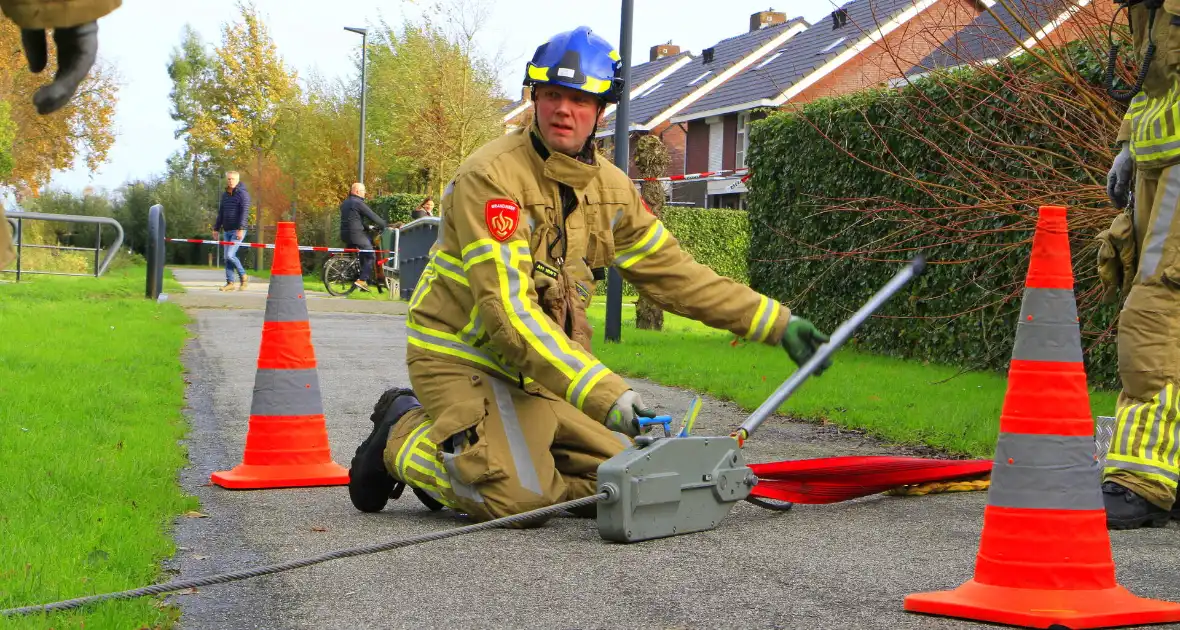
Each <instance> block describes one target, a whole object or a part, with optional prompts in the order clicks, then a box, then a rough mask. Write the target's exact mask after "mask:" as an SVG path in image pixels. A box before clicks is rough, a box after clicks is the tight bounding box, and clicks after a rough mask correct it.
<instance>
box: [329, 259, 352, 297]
mask: <svg viewBox="0 0 1180 630" xmlns="http://www.w3.org/2000/svg"><path fill="white" fill-rule="evenodd" d="M358 277H360V265H359V264H358V263H357V259H356V258H355V257H352V256H333V257H331V258H329V259H328V260H327V261H325V262H324V276H323V279H324V289H326V290H327V291H328V293H330V294H331V295H335V296H344V295H348V294H349V293H352V292H353V291H354V290H356V285H355V284H353V282H354V281H355V280H356V279H357V278H358Z"/></svg>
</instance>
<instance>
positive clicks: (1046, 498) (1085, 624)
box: [905, 206, 1180, 628]
mask: <svg viewBox="0 0 1180 630" xmlns="http://www.w3.org/2000/svg"><path fill="white" fill-rule="evenodd" d="M1092 418H1093V416H1091V414H1090V397H1089V392H1088V389H1087V387H1086V373H1085V371H1084V370H1083V367H1082V345H1081V334H1080V331H1079V326H1078V319H1077V303H1076V302H1075V301H1074V291H1073V269H1072V267H1071V266H1070V254H1069V238H1068V227H1067V225H1066V219H1065V208H1063V207H1060V206H1042V207H1041V209H1040V217H1039V219H1038V221H1037V230H1036V233H1035V234H1034V236H1033V246H1032V260H1031V261H1030V262H1029V267H1028V276H1027V278H1026V280H1025V290H1024V299H1023V302H1022V305H1021V310H1020V321H1019V324H1018V325H1017V328H1016V342H1015V346H1014V348H1013V351H1012V362H1011V364H1010V365H1009V368H1008V391H1007V393H1006V394H1005V396H1004V406H1003V408H1002V410H1001V412H1000V435H999V439H998V441H997V444H996V457H995V460H994V461H993V463H992V476H991V487H990V488H989V490H988V495H987V507H985V508H984V512H983V532H982V534H981V536H980V545H979V552H978V554H977V555H976V562H975V577H974V579H972V580H969V581H968V582H966V583H965V584H963V585H961V586H959V587H958V588H956V589H954V590H951V591H940V592H933V593H919V594H914V595H910V596H908V597H906V599H905V609H906V610H908V611H911V612H919V613H928V614H933V615H944V616H948V617H962V618H967V619H975V620H979V621H985V622H992V623H1002V624H1008V625H1015V626H1024V627H1030V628H1048V627H1051V626H1054V627H1066V628H1109V627H1115V626H1127V625H1138V624H1145V623H1166V622H1170V621H1180V605H1178V604H1173V603H1170V602H1162V601H1156V600H1150V599H1143V598H1140V597H1137V596H1135V595H1133V594H1132V593H1131V592H1129V591H1128V590H1127V589H1125V588H1123V587H1122V586H1119V584H1118V583H1117V582H1116V581H1115V567H1114V559H1113V556H1112V554H1111V549H1110V537H1109V534H1108V532H1107V530H1106V510H1105V508H1104V507H1103V503H1102V494H1101V489H1100V486H1101V474H1102V469H1101V468H1100V467H1099V465H1098V461H1097V460H1098V456H1097V454H1096V453H1095V448H1094V421H1093V420H1092Z"/></svg>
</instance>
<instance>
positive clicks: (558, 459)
mask: <svg viewBox="0 0 1180 630" xmlns="http://www.w3.org/2000/svg"><path fill="white" fill-rule="evenodd" d="M407 354H408V358H409V368H410V383H411V387H412V388H413V390H414V393H415V394H416V395H417V397H418V400H419V401H420V402H421V403H422V407H421V408H418V409H415V410H413V411H411V412H408V413H407V414H406V415H405V416H403V417H402V419H401V421H399V422H398V424H397V426H396V427H394V429H393V431H391V432H390V436H389V442H388V443H387V445H386V448H385V467H386V469H387V470H388V471H389V472H390V474H391V475H393V476H394V477H396V478H398V479H401V480H403V481H405V482H406V483H408V484H410V485H413V486H415V487H418V488H421V489H422V490H424V491H426V492H427V493H429V494H430V495H431V496H433V497H435V499H436V500H438V501H439V502H440V503H442V504H443V505H446V506H448V507H451V508H453V509H456V510H459V511H462V512H465V513H467V514H468V515H470V516H471V518H472V519H474V520H476V521H486V520H490V519H493V518H499V517H502V516H508V515H511V514H519V513H521V512H526V511H528V510H533V509H537V508H540V507H545V506H549V505H553V504H555V503H560V502H562V501H567V500H571V499H578V498H582V497H586V496H590V495H592V494H594V493H595V492H596V490H597V471H598V465H599V464H601V463H602V462H603V461H605V460H607V459H609V458H611V457H613V456H614V455H616V454H618V453H620V452H622V451H623V449H624V448H626V447H627V446H629V445H630V443H631V442H630V439H629V438H627V437H626V436H625V435H623V434H621V433H615V432H612V431H610V430H609V429H607V428H606V427H604V426H603V425H602V424H601V423H599V422H595V421H594V420H591V419H590V418H589V417H587V416H586V415H585V414H583V413H582V412H581V411H579V410H578V409H577V408H575V407H574V406H573V405H570V404H569V403H568V402H566V401H565V400H564V399H562V398H561V397H559V396H556V395H554V394H552V393H551V392H548V391H546V390H544V389H541V388H539V387H536V388H534V387H531V386H530V390H535V391H525V390H523V389H521V388H520V387H518V385H517V384H516V383H512V382H509V381H507V380H505V379H501V378H496V377H493V376H490V375H489V374H487V373H485V372H482V371H479V370H476V369H474V368H470V367H467V366H463V365H459V364H455V363H450V362H446V361H441V360H438V359H435V358H433V357H430V356H424V353H421V352H419V351H417V350H416V349H414V348H410V349H408V350H407ZM585 513H586V514H594V513H595V512H594V511H593V510H587V511H586V512H585ZM539 524H540V522H532V523H529V525H530V526H531V525H539Z"/></svg>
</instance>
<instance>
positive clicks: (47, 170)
mask: <svg viewBox="0 0 1180 630" xmlns="http://www.w3.org/2000/svg"><path fill="white" fill-rule="evenodd" d="M49 45H50V49H49V60H50V62H49V65H48V66H47V67H46V68H45V70H43V71H42V72H41V73H40V74H33V73H31V72H29V68H28V65H27V62H26V61H25V56H24V52H23V51H24V48H23V47H22V46H21V41H20V29H19V28H18V27H17V26H16V25H15V24H13V23H12V22H11V21H10V20H0V50H2V51H4V52H3V53H2V54H0V102H3V103H5V104H6V106H7V109H8V111H7V115H6V116H0V119H3V120H5V122H0V156H3V157H0V182H2V183H5V184H10V185H13V186H14V187H15V188H16V189H17V190H20V191H27V192H28V193H31V194H33V195H37V194H39V192H40V190H41V188H43V187H44V186H45V185H46V184H48V183H49V179H50V176H51V175H52V174H53V171H55V170H64V169H68V168H71V167H73V165H74V163H75V161H76V160H77V159H78V158H79V157H82V158H84V160H85V164H86V166H87V167H89V168H90V169H91V170H95V169H97V168H98V167H99V166H100V165H101V164H102V163H103V162H105V161H106V159H107V153H108V152H109V151H110V149H111V145H112V144H113V143H114V141H115V135H114V115H115V103H116V100H117V91H118V87H117V84H116V76H115V72H114V70H113V69H112V68H111V67H110V65H109V64H107V63H105V62H103V61H102V60H101V59H99V61H97V62H96V63H95V65H94V67H93V68H92V69H91V71H90V74H89V76H87V78H86V80H85V81H83V82H82V84H81V85H80V86H78V91H77V93H76V95H75V96H74V98H73V99H72V100H71V101H70V103H69V104H67V105H66V106H65V107H63V108H61V109H60V110H58V111H56V112H54V113H52V114H50V115H48V116H42V115H40V114H38V113H37V110H36V108H35V107H34V106H33V102H32V98H31V96H32V94H33V93H34V92H36V90H37V88H39V87H41V85H43V84H44V83H45V81H47V80H48V79H47V78H48V77H52V76H53V75H54V74H55V73H56V72H57V62H56V60H57V53H56V51H55V50H54V48H53V41H52V39H50V40H49ZM5 163H7V164H9V165H10V167H11V168H10V170H8V171H7V172H5V168H4V164H5Z"/></svg>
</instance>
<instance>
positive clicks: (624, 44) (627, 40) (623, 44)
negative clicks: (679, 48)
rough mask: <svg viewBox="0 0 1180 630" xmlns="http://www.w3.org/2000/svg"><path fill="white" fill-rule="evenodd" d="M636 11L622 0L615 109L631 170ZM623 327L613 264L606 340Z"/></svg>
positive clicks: (619, 151) (618, 144) (619, 159)
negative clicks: (620, 80)
mask: <svg viewBox="0 0 1180 630" xmlns="http://www.w3.org/2000/svg"><path fill="white" fill-rule="evenodd" d="M634 14H635V2H634V0H623V15H622V28H621V33H620V35H619V55H620V56H622V58H623V94H622V96H621V97H619V104H618V106H617V107H616V109H615V166H618V167H619V168H621V169H623V172H624V173H626V172H629V170H630V169H629V166H630V164H631V146H630V137H629V132H628V128H629V127H630V126H631V122H630V120H629V118H630V109H631V108H630V101H631V22H632V18H633V16H634ZM622 327H623V277H622V276H620V275H619V270H618V269H616V268H615V267H614V266H613V265H612V266H611V268H610V271H609V272H608V273H607V279H606V340H607V341H616V342H617V341H619V340H620V337H621V332H622Z"/></svg>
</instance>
